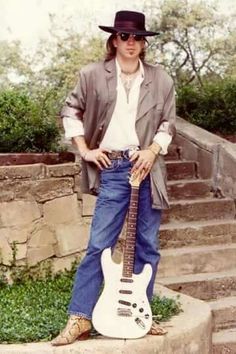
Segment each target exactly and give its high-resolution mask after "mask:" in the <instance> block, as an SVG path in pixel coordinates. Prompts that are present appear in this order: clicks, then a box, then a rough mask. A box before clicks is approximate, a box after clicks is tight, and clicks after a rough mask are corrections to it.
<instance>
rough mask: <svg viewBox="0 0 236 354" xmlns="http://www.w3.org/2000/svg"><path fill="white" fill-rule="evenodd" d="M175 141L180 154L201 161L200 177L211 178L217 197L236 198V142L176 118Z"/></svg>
mask: <svg viewBox="0 0 236 354" xmlns="http://www.w3.org/2000/svg"><path fill="white" fill-rule="evenodd" d="M175 140H176V143H177V144H178V145H180V146H181V157H182V158H184V159H187V160H194V161H198V162H199V174H200V177H201V178H207V179H211V180H212V190H213V191H214V192H215V196H216V197H219V198H220V197H222V196H226V197H230V198H233V199H234V200H236V144H234V143H231V142H229V141H227V140H225V139H223V138H221V137H219V136H217V135H214V134H212V133H209V132H207V131H206V130H204V129H202V128H199V127H197V126H195V125H193V124H190V123H188V122H186V121H185V120H184V119H182V118H178V119H177V137H176V139H175Z"/></svg>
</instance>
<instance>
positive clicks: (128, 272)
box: [123, 186, 139, 278]
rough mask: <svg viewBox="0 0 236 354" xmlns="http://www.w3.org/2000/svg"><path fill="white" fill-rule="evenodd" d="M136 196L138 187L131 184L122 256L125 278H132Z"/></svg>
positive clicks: (136, 210)
mask: <svg viewBox="0 0 236 354" xmlns="http://www.w3.org/2000/svg"><path fill="white" fill-rule="evenodd" d="M138 196H139V187H133V186H132V188H131V196H130V205H129V212H128V220H127V229H126V239H125V248H124V256H123V277H125V278H132V275H133V272H134V259H135V245H136V223H137V212H138Z"/></svg>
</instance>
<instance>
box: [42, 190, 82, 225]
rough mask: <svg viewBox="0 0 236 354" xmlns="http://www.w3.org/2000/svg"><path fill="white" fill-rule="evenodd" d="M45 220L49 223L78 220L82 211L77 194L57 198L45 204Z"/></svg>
mask: <svg viewBox="0 0 236 354" xmlns="http://www.w3.org/2000/svg"><path fill="white" fill-rule="evenodd" d="M43 214H44V220H45V222H46V223H47V224H53V225H54V224H55V225H57V224H62V223H70V222H76V221H77V220H78V219H80V218H81V212H80V209H79V204H78V200H77V197H76V195H75V194H74V195H71V196H66V197H62V198H56V199H54V200H51V201H49V202H46V203H45V204H44V205H43Z"/></svg>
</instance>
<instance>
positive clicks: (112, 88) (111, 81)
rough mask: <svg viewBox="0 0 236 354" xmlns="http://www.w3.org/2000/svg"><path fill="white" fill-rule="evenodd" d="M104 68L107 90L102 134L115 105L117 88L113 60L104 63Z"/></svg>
mask: <svg viewBox="0 0 236 354" xmlns="http://www.w3.org/2000/svg"><path fill="white" fill-rule="evenodd" d="M104 66H105V71H106V73H105V76H106V83H107V89H108V101H107V104H106V106H105V107H104V108H105V111H106V113H105V114H104V117H105V121H104V125H103V132H104V133H105V131H106V129H107V127H108V125H109V123H110V120H111V117H112V114H113V111H114V108H115V105H116V98H117V91H116V86H117V75H116V65H115V60H114V59H112V60H110V61H107V62H105V63H104Z"/></svg>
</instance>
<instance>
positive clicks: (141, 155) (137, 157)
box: [130, 149, 157, 181]
mask: <svg viewBox="0 0 236 354" xmlns="http://www.w3.org/2000/svg"><path fill="white" fill-rule="evenodd" d="M156 157H157V155H155V154H154V153H153V152H152V151H151V150H149V149H146V150H140V151H136V152H135V153H133V155H132V156H131V158H130V161H131V162H134V165H133V167H132V169H131V174H132V175H134V177H135V176H137V175H139V176H140V179H141V181H142V180H144V179H145V178H146V177H147V175H148V174H149V173H150V171H151V169H152V166H153V164H154V162H155V159H156Z"/></svg>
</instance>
